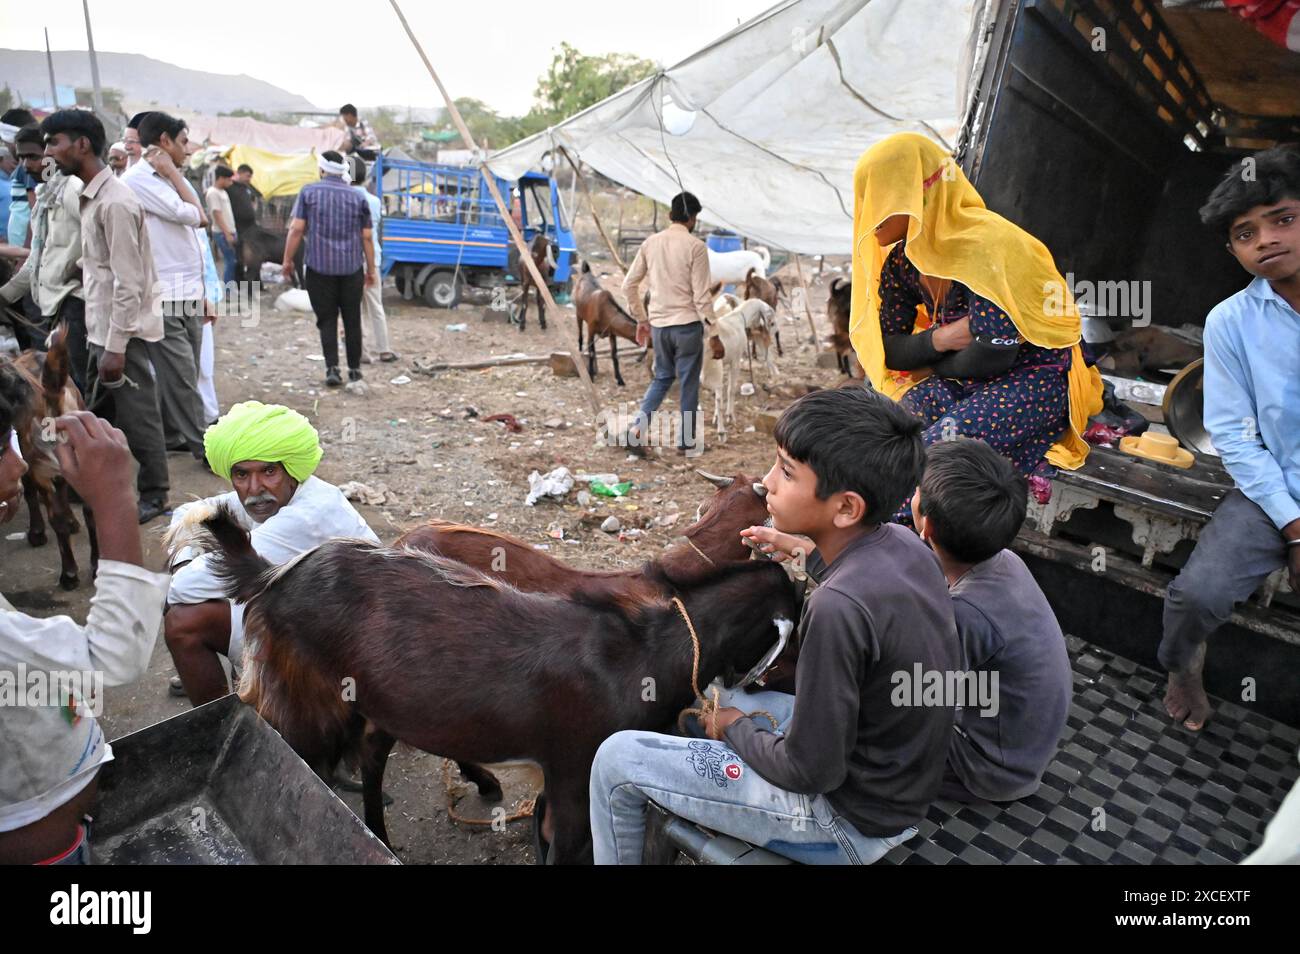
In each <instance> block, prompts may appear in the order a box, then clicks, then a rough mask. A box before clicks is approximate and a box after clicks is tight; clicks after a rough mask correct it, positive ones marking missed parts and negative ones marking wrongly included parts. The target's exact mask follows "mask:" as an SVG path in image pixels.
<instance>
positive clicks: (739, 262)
mask: <svg viewBox="0 0 1300 954" xmlns="http://www.w3.org/2000/svg"><path fill="white" fill-rule="evenodd" d="M771 267H772V255H771V253H770V252H768V250H767V249H766V248H764V247H763V246H762V245H756V246H754V247H753V248H751V249H744V248H738V249H736V250H735V251H734V252H715V251H714V250H713V249H709V276H710V281H712V282H713V284H715V285H716V284H718V283H719V282H721V283H722V284H724V285H743V284H744V283H745V276H746V275H748V274H749V270H750V269H751V268H752V269H755V270H757V272H758V275H759V277H760V278H766V277H767V270H768V269H769V268H771Z"/></svg>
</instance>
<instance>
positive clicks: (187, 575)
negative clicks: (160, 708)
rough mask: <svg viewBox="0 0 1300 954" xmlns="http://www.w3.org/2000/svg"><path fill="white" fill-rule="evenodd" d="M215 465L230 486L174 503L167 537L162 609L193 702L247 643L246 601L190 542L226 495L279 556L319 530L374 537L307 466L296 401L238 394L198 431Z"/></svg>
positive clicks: (267, 549) (316, 537)
mask: <svg viewBox="0 0 1300 954" xmlns="http://www.w3.org/2000/svg"><path fill="white" fill-rule="evenodd" d="M204 440H205V444H206V449H207V455H208V462H209V464H210V466H211V467H212V472H213V473H214V474H216V475H217V476H219V477H223V478H225V479H226V480H229V481H230V482H231V483H232V484H233V485H234V490H233V491H231V492H229V493H224V494H219V495H217V496H216V497H209V498H207V499H206V500H198V501H195V502H194V503H191V504H186V505H185V506H183V507H178V508H177V509H176V512H175V513H174V514H173V515H172V524H171V527H170V529H169V530H168V534H167V547H168V552H169V554H170V555H171V565H172V570H173V574H174V575H173V576H172V583H171V590H170V592H169V593H168V595H167V604H168V605H167V612H166V616H165V618H164V623H165V628H166V638H167V648H168V649H169V650H170V651H171V654H172V661H173V662H174V663H175V664H176V671H177V672H179V673H180V686H179V687H178V686H177V685H176V682H175V680H173V684H172V691H173V693H174V694H176V695H188V696H189V697H190V700H191V701H192V702H193V703H194V704H195V705H196V706H199V705H203V704H204V703H205V702H211V701H212V700H213V699H217V698H220V697H221V696H223V695H225V694H226V693H227V692H228V691H229V688H228V685H227V682H226V673H225V670H224V667H223V666H222V664H221V659H220V657H221V656H225V657H226V658H227V659H228V660H230V662H231V663H232V664H233V665H234V666H236V667H237V666H238V665H239V662H240V657H241V656H242V654H243V648H244V607H243V605H242V604H239V603H234V602H232V601H230V600H228V599H227V598H226V586H225V584H224V583H222V582H221V581H220V580H219V579H218V578H217V576H216V574H215V573H214V572H213V570H212V568H211V567H210V566H209V563H208V558H207V556H206V555H203V554H198V553H197V551H196V550H195V549H194V547H193V546H191V545H190V544H191V543H192V539H191V536H192V534H191V531H192V530H193V529H194V528H195V527H196V526H197V525H198V523H199V522H201V521H202V520H203V519H204V518H205V517H207V516H209V515H210V514H211V513H212V512H213V511H214V510H215V509H216V507H217V506H218V505H221V504H225V505H226V506H227V507H229V508H230V510H231V512H233V513H234V514H235V517H236V518H237V519H238V520H239V521H240V522H241V523H242V524H243V525H244V526H245V527H246V528H247V529H249V530H250V531H251V532H252V538H253V549H254V550H256V551H257V552H258V553H260V554H261V555H262V556H264V557H266V559H268V560H270V561H271V562H273V563H285V562H287V561H289V560H292V559H293V558H294V557H296V556H298V555H299V554H300V553H302V552H304V551H306V550H310V549H312V548H313V547H315V546H318V545H319V544H321V543H324V542H325V541H326V540H330V539H333V538H335V537H350V538H357V539H362V540H368V541H370V542H371V543H378V542H379V538H378V537H377V536H375V533H374V531H373V530H371V529H370V527H368V526H367V525H366V522H365V520H364V519H362V517H361V515H360V514H359V513H357V512H356V510H354V509H353V508H352V505H351V504H350V503H348V501H347V498H346V497H344V496H343V494H342V492H341V491H340V490H339V489H338V488H337V487H335V486H334V485H333V484H328V483H326V482H325V481H323V480H321V479H319V478H317V477H313V476H312V472H313V471H315V469H316V466H317V464H319V463H320V458H321V449H320V441H319V439H318V437H317V434H316V429H315V428H314V427H312V426H311V423H310V422H309V421H308V420H307V419H306V418H305V417H303V416H302V415H301V414H299V413H298V412H297V411H294V410H291V409H290V408H287V407H282V406H280V405H275V404H269V405H268V404H261V403H259V402H257V401H246V402H244V403H243V404H236V405H235V406H234V407H232V408H231V409H230V411H229V412H228V413H227V414H226V415H225V416H224V417H222V418H221V419H220V420H219V421H217V423H216V424H213V425H212V426H211V427H210V428H208V431H207V434H206V435H205V438H204Z"/></svg>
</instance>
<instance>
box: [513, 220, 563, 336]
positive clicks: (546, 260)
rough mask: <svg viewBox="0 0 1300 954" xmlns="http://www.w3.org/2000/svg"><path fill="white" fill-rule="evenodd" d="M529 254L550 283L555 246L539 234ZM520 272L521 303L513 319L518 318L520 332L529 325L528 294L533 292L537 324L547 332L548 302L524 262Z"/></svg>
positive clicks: (516, 306) (514, 311)
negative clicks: (535, 298)
mask: <svg viewBox="0 0 1300 954" xmlns="http://www.w3.org/2000/svg"><path fill="white" fill-rule="evenodd" d="M529 253H530V254H531V256H532V259H533V264H534V265H536V266H537V271H538V272H539V273H540V274H541V276H542V278H543V279H544V280H545V281H547V282H549V281H550V280H551V277H552V276H553V275H554V274H555V246H554V245H552V244H551V240H550V239H548V238H547V237H546V235H545V234H543V233H542V232H538V233H537V234H536V235H535V236H533V242H532V245H531V246H529ZM519 272H520V274H519V301H518V302H516V303H515V307H514V310H513V314H512V315H511V317H512V318H513V317H516V316H517V320H518V321H519V330H520V331H523V330H524V325H526V324H528V293H529V292H532V293H533V294H534V295H536V296H537V324H538V325H539V326H540V327H541V329H542V330H543V331H545V330H546V302H544V301H543V300H542V290H541V289H540V288H538V287H537V282H535V281H533V273H532V272H530V271H529V270H528V266H527V265H525V264H524V263H523V262H520V263H519Z"/></svg>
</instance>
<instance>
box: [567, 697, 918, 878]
mask: <svg viewBox="0 0 1300 954" xmlns="http://www.w3.org/2000/svg"><path fill="white" fill-rule="evenodd" d="M721 704H722V705H724V706H726V705H736V707H737V708H741V709H744V710H745V711H748V712H754V711H756V710H765V711H767V712H769V713H771V714H772V717H773V718H775V719H776V720H777V723H778V726H779V728H778V729H777V731H784V729H785V728H786V727H787V726H788V725H789V723H790V718H791V716H792V715H793V714H794V696H791V695H788V694H786V693H781V692H753V693H723V696H722V699H721ZM752 718H755V719H757V720H758V721H759V724H760V725H762V726H764V727H765V728H770V727H771V726H770V723H769V722H768V721H767V720H766V719H765V718H763V717H761V716H754V717H752ZM648 802H654V803H655V804H656V805H659V806H660V807H661V808H663V809H665V810H667V811H669V812H672V813H673V814H674V815H677V816H679V817H681V818H684V819H686V820H687V821H691V822H695V823H696V824H698V825H703V826H704V827H705V828H708V829H710V830H712V831H717V832H722V833H723V834H727V835H731V836H732V837H734V838H739V839H741V840H742V841H746V842H749V843H750V844H752V845H758V846H759V847H761V848H766V849H767V850H768V851H771V852H773V853H775V854H778V855H782V856H783V857H786V858H789V859H791V860H793V861H798V862H802V863H804V864H840V865H843V864H871V863H872V862H874V861H877V860H878V859H880V858H881V857H883V856H884V854H885V853H886V852H887V851H889V849H891V848H893V847H894V846H895V845H900V844H902V843H903V842H905V841H907V840H908V839H909V838H911V837H912V836H913V835H915V834H916V829H915V828H908V829H907V830H905V831H901V832H899V833H898V834H897V835H893V836H891V837H889V838H874V837H869V836H867V835H863V834H861V833H860V832H859V831H858V830H857V829H856V828H854V827H853V825H852V824H850V823H849V822H848V820H847V819H845V818H843V817H841V816H840V815H839V814H838V813H837V812H836V811H835V809H834V808H832V807H831V804H830V802H829V801H827V799H826V796H825V795H800V794H798V793H796V792H790V791H787V790H785V789H783V788H779V787H777V786H776V785H773V784H772V783H771V782H768V781H766V780H765V779H763V778H761V777H760V776H759V774H758V773H757V772H755V771H754V770H753V769H752V768H750V767H749V766H748V765H746V764H745V763H744V762H743V761H742V760H741V758H740V756H739V755H737V754H736V753H735V752H734V751H732V749H731V747H730V746H728V745H727V744H726V743H725V742H713V741H710V740H707V739H690V738H682V737H679V736H674V735H662V734H660V733H658V732H637V731H626V732H616V733H615V734H614V735H612V736H610V737H609V738H608V739H606V740H605V741H604V743H602V744H601V746H600V749H599V750H598V751H597V752H596V758H595V761H594V762H593V763H592V766H591V833H592V839H593V842H594V848H595V860H596V864H630V865H635V864H640V862H641V851H642V847H643V844H644V841H645V811H646V804H647V803H648Z"/></svg>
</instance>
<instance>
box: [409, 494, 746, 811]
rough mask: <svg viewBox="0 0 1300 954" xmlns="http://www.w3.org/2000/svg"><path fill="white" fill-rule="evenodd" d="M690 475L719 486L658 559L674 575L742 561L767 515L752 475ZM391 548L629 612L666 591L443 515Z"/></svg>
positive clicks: (484, 785)
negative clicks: (750, 536)
mask: <svg viewBox="0 0 1300 954" xmlns="http://www.w3.org/2000/svg"><path fill="white" fill-rule="evenodd" d="M696 473H697V474H699V475H700V476H701V477H703V478H704V479H705V480H707V481H709V482H710V483H711V484H713V485H714V486H715V487H717V488H718V489H717V490H716V491H715V492H714V494H713V497H712V499H711V500H710V501H709V502H708V505H707V507H704V506H702V507H701V508H700V511H701V512H700V513H699V515H698V516H697V519H696V521H695V522H694V523H693V524H691V525H690V526H689V527H687V528H686V529H685V530H683V531H682V535H683V536H684V537H685V538H686V542H685V543H679V544H676V545H675V546H671V547H669V548H668V549H667V550H665V551H664V552H663V554H662V555H661V556H660V557H659V559H658V560H657V563H658V564H659V566H661V567H662V568H663V569H664V570H665V572H667V573H669V574H672V575H686V574H689V573H691V572H699V571H700V569H701V568H702V567H704V566H706V565H707V566H716V565H719V564H724V563H733V562H738V561H741V560H746V559H748V558H749V556H750V550H749V547H748V546H747V545H746V544H745V543H744V542H743V541H742V538H741V536H740V531H741V530H743V529H745V528H746V527H752V526H754V525H756V524H761V523H763V522H764V521H765V520H766V519H767V505H766V504H765V503H764V502H763V498H764V497H765V496H766V495H767V490H766V488H765V487H763V485H762V484H761V483H759V482H758V480H756V479H755V478H753V477H749V476H746V475H745V474H736V475H735V476H733V477H719V476H717V475H715V474H710V473H708V472H706V471H703V470H697V471H696ZM393 547H394V548H395V549H411V550H419V551H421V552H424V553H432V554H436V555H438V556H444V557H448V558H449V559H452V560H456V561H457V562H459V563H464V564H465V565H467V566H472V567H474V569H476V570H479V571H481V572H483V573H486V574H488V575H489V576H494V577H497V578H498V579H501V580H504V581H505V582H507V583H509V584H510V585H511V586H514V587H516V588H518V589H520V590H523V591H524V592H526V593H551V594H553V595H555V596H564V597H573V596H575V595H577V594H579V593H585V594H587V595H588V596H592V595H597V594H598V595H600V596H601V597H602V598H604V599H608V600H609V601H610V602H612V603H614V604H616V605H618V606H622V607H624V608H628V609H631V608H634V607H636V606H639V605H641V604H643V603H644V602H646V601H647V600H655V599H663V598H665V597H666V596H667V595H670V594H665V593H664V591H663V589H662V588H661V587H659V586H658V585H657V583H656V582H655V581H654V580H653V579H651V578H648V577H647V576H646V575H645V574H644V573H643V572H642V570H640V569H635V570H580V569H577V568H576V567H571V566H569V565H568V564H566V563H562V562H560V561H559V560H557V559H555V557H553V556H551V555H550V554H549V553H544V552H543V551H541V550H537V549H534V548H533V547H532V546H531V545H530V544H528V543H527V542H525V541H523V540H520V539H518V538H517V537H512V536H509V535H508V534H504V533H498V532H496V531H494V530H481V529H479V528H478V527H469V526H465V525H464V524H458V523H449V522H447V521H445V520H430V521H429V522H428V523H425V524H422V525H421V526H418V527H415V528H414V529H411V530H408V531H406V533H404V534H402V535H401V536H400V537H398V538H397V539H396V540H395V541H394V542H393ZM456 767H457V768H458V769H460V773H461V775H463V776H464V777H465V778H466V779H467V780H468V781H470V782H473V783H474V785H475V786H476V787H477V788H478V792H479V795H481V796H482V797H483V798H484V799H486V800H487V801H497V800H499V799H500V798H501V796H502V792H501V783H500V782H499V781H498V780H497V778H496V776H495V775H493V774H492V772H491V771H490V770H488V769H486V768H484V767H483V766H481V765H474V764H471V763H466V762H458V763H457V765H456Z"/></svg>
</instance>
